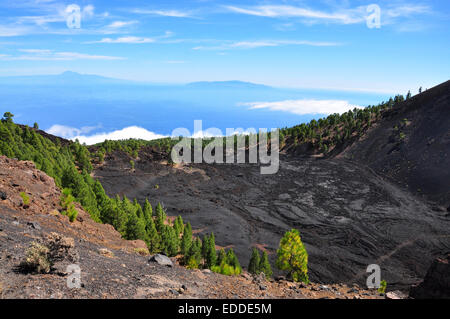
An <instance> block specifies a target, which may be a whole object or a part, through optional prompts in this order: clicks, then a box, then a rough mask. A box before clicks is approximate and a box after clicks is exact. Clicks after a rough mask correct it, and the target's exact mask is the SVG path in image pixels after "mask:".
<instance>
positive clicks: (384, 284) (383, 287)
mask: <svg viewBox="0 0 450 319" xmlns="http://www.w3.org/2000/svg"><path fill="white" fill-rule="evenodd" d="M386 287H387V282H386V280H382V281H381V282H380V288H378V292H379V293H380V294H385V293H386Z"/></svg>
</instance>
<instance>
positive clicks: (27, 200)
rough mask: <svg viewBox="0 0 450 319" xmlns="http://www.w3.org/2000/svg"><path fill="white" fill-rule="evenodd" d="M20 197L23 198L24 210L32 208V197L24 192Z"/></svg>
mask: <svg viewBox="0 0 450 319" xmlns="http://www.w3.org/2000/svg"><path fill="white" fill-rule="evenodd" d="M20 197H22V201H23V207H24V208H27V207H29V206H30V197H29V196H28V195H27V194H26V193H24V192H21V193H20Z"/></svg>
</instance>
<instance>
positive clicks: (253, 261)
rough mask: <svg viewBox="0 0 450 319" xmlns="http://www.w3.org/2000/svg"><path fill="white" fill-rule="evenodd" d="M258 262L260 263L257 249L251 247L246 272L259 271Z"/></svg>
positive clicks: (253, 272)
mask: <svg viewBox="0 0 450 319" xmlns="http://www.w3.org/2000/svg"><path fill="white" fill-rule="evenodd" d="M259 263H260V256H259V251H258V249H256V248H253V251H252V257H251V258H250V262H249V264H248V272H249V273H251V274H254V275H257V274H258V272H259Z"/></svg>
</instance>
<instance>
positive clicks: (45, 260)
mask: <svg viewBox="0 0 450 319" xmlns="http://www.w3.org/2000/svg"><path fill="white" fill-rule="evenodd" d="M49 254H50V250H49V248H48V247H46V246H44V245H41V244H39V243H37V242H32V243H31V246H30V248H28V250H27V252H26V256H25V260H23V261H22V262H21V263H20V267H21V268H22V269H24V270H26V271H29V272H36V273H49V272H50V269H51V266H52V263H51V262H50V260H49Z"/></svg>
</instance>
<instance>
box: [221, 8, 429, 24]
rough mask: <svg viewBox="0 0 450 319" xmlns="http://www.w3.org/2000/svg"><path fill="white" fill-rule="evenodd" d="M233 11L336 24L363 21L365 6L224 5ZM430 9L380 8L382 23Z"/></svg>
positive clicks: (424, 12)
mask: <svg viewBox="0 0 450 319" xmlns="http://www.w3.org/2000/svg"><path fill="white" fill-rule="evenodd" d="M225 8H226V9H227V10H228V11H230V12H234V13H239V14H246V15H253V16H259V17H267V18H300V19H302V20H301V22H303V23H305V24H315V23H320V22H323V23H336V24H358V23H365V22H366V17H367V15H368V13H367V10H366V9H367V6H358V7H355V8H342V9H338V10H334V11H331V12H325V11H319V10H312V9H309V8H303V7H297V6H291V5H259V6H249V7H238V6H225ZM430 13H432V10H431V9H430V8H429V7H428V6H425V5H413V4H408V5H389V6H387V7H384V8H381V14H382V16H381V18H382V23H383V24H385V25H386V24H393V23H394V22H397V21H396V19H398V18H408V17H411V16H413V15H420V14H430Z"/></svg>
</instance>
